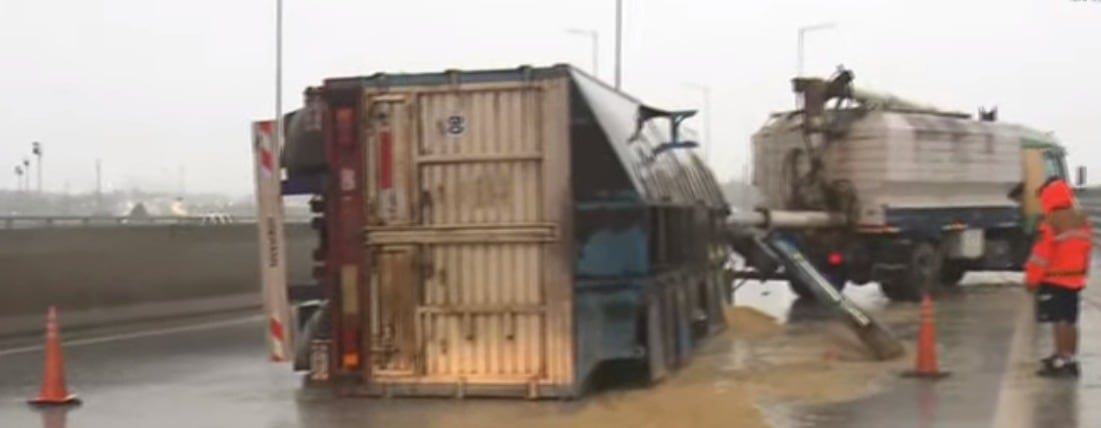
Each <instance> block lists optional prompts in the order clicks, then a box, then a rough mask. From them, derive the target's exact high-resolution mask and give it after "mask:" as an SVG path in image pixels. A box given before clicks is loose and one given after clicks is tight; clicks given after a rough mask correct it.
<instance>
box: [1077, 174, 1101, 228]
mask: <svg viewBox="0 0 1101 428" xmlns="http://www.w3.org/2000/svg"><path fill="white" fill-rule="evenodd" d="M1074 193H1075V194H1076V195H1077V196H1078V205H1080V206H1081V207H1082V209H1083V210H1085V211H1086V214H1087V215H1089V217H1090V223H1092V224H1093V240H1094V241H1098V242H1101V186H1094V187H1086V188H1081V189H1077V190H1075V192H1074Z"/></svg>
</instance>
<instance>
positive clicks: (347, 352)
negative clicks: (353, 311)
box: [342, 319, 359, 369]
mask: <svg viewBox="0 0 1101 428" xmlns="http://www.w3.org/2000/svg"><path fill="white" fill-rule="evenodd" d="M345 322H347V319H346V320H345ZM342 339H343V342H344V343H343V345H344V358H343V363H344V368H349V369H350V368H355V367H356V366H358V365H359V358H358V357H359V347H358V346H356V330H355V329H354V328H351V326H349V325H345V326H344V334H343V335H342Z"/></svg>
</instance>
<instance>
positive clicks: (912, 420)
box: [0, 285, 1101, 428]
mask: <svg viewBox="0 0 1101 428" xmlns="http://www.w3.org/2000/svg"><path fill="white" fill-rule="evenodd" d="M1099 288H1101V287H1098V286H1094V287H1092V288H1091V291H1092V293H1091V295H1096V296H1097V297H1096V298H1094V301H1096V302H1101V289H1099ZM846 294H848V295H850V296H852V297H853V298H854V299H856V300H857V301H858V302H860V303H861V304H863V305H864V306H866V307H871V308H873V310H882V309H883V308H884V307H885V306H887V304H886V301H885V300H884V299H883V298H882V297H881V295H880V294H879V293H878V291H877V290H875V289H874V287H857V288H852V289H851V290H848V291H847V292H846ZM1020 297H1021V291H1020V290H1015V289H1009V288H1006V287H989V286H985V287H965V288H964V289H963V290H962V291H961V292H959V293H954V294H952V295H948V296H945V297H942V298H941V299H940V300H939V301H938V305H937V322H938V324H937V328H938V333H939V336H938V338H939V341H940V358H941V366H942V368H944V369H945V370H949V371H951V372H952V375H951V376H950V377H948V378H946V379H944V380H941V381H939V382H935V383H933V382H925V381H919V380H912V379H901V378H893V377H892V379H891V380H889V381H888V383H887V385H886V386H887V388H886V389H885V390H884V391H883V392H881V393H878V394H876V395H872V396H870V397H866V398H863V399H858V400H856V401H854V402H849V403H843V404H833V405H828V406H811V407H805V408H801V409H798V411H790V412H784V413H783V414H781V415H779V416H775V415H773V418H772V419H771V421H772V423H773V424H774V425H775V426H781V427H824V428H830V427H886V426H889V427H892V428H905V427H988V426H993V425H992V421H993V420H994V419H995V418H996V417H998V415H999V414H1002V416H1003V417H1006V418H1008V419H1005V420H1009V421H1011V422H1012V423H1013V425H1012V426H1021V427H1096V426H1101V409H1097V410H1095V409H1093V408H1092V407H1091V406H1087V405H1084V404H1081V403H1086V402H1089V401H1096V399H1098V398H1101V395H1099V392H1098V391H1101V376H1098V375H1097V373H1099V372H1094V371H1092V370H1091V368H1092V367H1093V366H1101V364H1095V365H1091V361H1101V343H1093V341H1091V337H1101V336H1098V333H1101V331H1099V330H1101V326H1099V325H1098V323H1101V305H1092V304H1089V303H1084V304H1083V308H1082V309H1083V324H1084V327H1083V332H1082V337H1083V344H1082V346H1083V352H1082V359H1083V364H1084V367H1083V370H1084V371H1085V373H1084V376H1083V378H1082V379H1081V381H1080V382H1078V383H1077V384H1076V383H1073V382H1058V381H1046V380H1038V379H1035V378H1033V377H1032V376H1031V375H1030V372H1031V370H1032V369H1033V367H1032V365H1033V364H1034V363H1033V359H1034V358H1035V357H1036V356H1038V355H1040V354H1042V353H1043V351H1046V350H1047V349H1048V348H1047V342H1046V339H1047V337H1046V332H1044V331H1037V332H1036V333H1037V334H1036V337H1037V338H1038V339H1034V338H1033V335H1032V333H1031V332H1029V333H1028V334H1022V333H1020V330H1021V328H1020V326H1021V325H1022V323H1021V322H1020V319H1021V318H1020V316H1019V315H1020V314H1021V313H1022V312H1021V311H1022V310H1024V309H1023V308H1024V305H1022V300H1021V298H1020ZM737 299H738V304H752V305H753V306H754V307H758V308H760V309H761V310H763V311H765V312H769V313H772V314H774V315H777V316H780V317H785V318H792V319H791V320H790V322H791V324H792V325H793V326H796V327H797V326H799V325H803V324H806V325H814V323H817V322H824V321H823V320H825V319H826V315H825V314H824V313H822V312H821V311H820V310H816V309H815V308H814V307H813V306H812V305H806V304H804V303H803V302H800V304H794V305H793V302H794V301H795V299H794V298H793V297H792V296H791V295H790V294H789V293H787V292H786V291H785V289H784V288H782V287H775V286H773V287H769V286H761V285H750V286H747V287H746V288H744V289H742V290H740V291H739V293H738V296H737ZM890 306H895V305H890ZM808 308H809V309H808ZM887 323H888V324H889V325H891V326H892V327H894V328H895V329H896V333H897V334H899V335H900V336H901V337H903V338H905V339H907V340H908V341H909V340H912V338H913V337H914V335H915V334H916V326H915V325H914V324H913V322H912V320H911V319H898V320H887ZM1026 324H1027V323H1026ZM156 327H157V328H158V329H161V330H164V329H166V328H167V329H169V331H168V332H167V333H166V334H159V335H142V336H138V337H126V335H127V334H128V333H127V332H121V333H120V332H105V333H102V334H100V335H93V336H95V337H102V335H107V336H108V337H107V338H106V339H103V340H90V341H88V340H85V341H80V340H79V339H78V340H77V341H76V342H71V343H69V344H67V345H66V347H65V352H66V360H67V363H68V364H67V368H68V379H69V383H70V385H71V386H72V387H73V389H74V390H75V391H76V392H77V393H79V394H80V395H81V397H82V398H84V399H85V400H86V403H85V404H84V405H83V406H82V407H79V408H76V409H75V410H72V411H70V412H69V413H68V414H61V413H47V414H42V413H38V412H34V411H31V410H29V409H28V408H27V406H26V405H25V404H24V400H25V399H27V398H28V397H30V396H31V395H33V394H34V393H36V392H37V388H38V381H39V376H40V370H41V351H40V350H37V349H32V348H23V349H21V348H19V346H21V345H23V344H19V343H15V344H8V345H4V344H0V427H4V428H6V427H20V428H22V427H49V428H100V427H119V428H127V427H143V428H144V427H151V426H156V427H165V428H176V427H180V428H183V427H188V428H191V427H211V428H214V427H226V426H233V427H270V428H282V427H287V428H291V427H294V428H346V427H347V428H350V427H367V426H370V427H389V426H425V427H430V426H442V425H448V426H469V427H494V426H523V425H524V423H523V421H525V420H534V419H532V418H538V419H542V420H557V419H561V420H563V421H565V420H569V419H570V416H571V415H572V414H574V413H576V412H579V411H581V409H583V408H584V407H585V406H591V405H592V404H591V401H589V402H586V401H585V400H583V401H582V402H572V403H530V402H516V401H505V402H501V401H491V402H457V401H432V402H430V403H428V402H424V401H419V400H398V401H389V402H386V401H373V400H361V399H352V400H339V401H334V400H331V399H329V398H327V397H323V396H314V395H311V394H310V393H303V392H301V391H300V390H299V388H298V377H297V376H295V375H294V374H292V373H290V371H289V368H288V367H287V366H285V365H272V364H269V363H267V362H266V361H265V354H264V351H263V349H264V348H263V335H262V329H261V325H260V322H259V320H258V319H256V318H245V319H242V318H225V319H218V320H205V321H204V324H201V325H198V326H194V325H193V326H192V327H184V328H179V329H177V327H179V326H176V325H164V326H156ZM172 329H176V330H172ZM1015 333H1018V334H1015ZM1022 338H1023V339H1022ZM1015 339H1016V342H1014V340H1015ZM1014 343H1017V345H1016V348H1017V349H1016V350H1014V349H1012V348H1014V345H1013V344H1014ZM1022 349H1023V351H1022ZM1032 350H1035V352H1034V354H1035V355H1033V353H1030V351H1032ZM1022 352H1024V353H1027V354H1028V355H1024V356H1022V355H1020V354H1022ZM1006 391H1010V393H1007V392H1006ZM1089 397H1093V399H1092V400H1090V399H1089ZM1076 403H1077V404H1076ZM426 409H430V410H429V411H426ZM1007 409H1010V410H1007ZM1007 414H1008V415H1009V416H1005V415H1007ZM444 422H447V423H446V424H444ZM732 423H733V421H732ZM731 426H737V425H736V423H733V424H732V425H731ZM1003 426H1010V425H1008V423H1005V422H1003Z"/></svg>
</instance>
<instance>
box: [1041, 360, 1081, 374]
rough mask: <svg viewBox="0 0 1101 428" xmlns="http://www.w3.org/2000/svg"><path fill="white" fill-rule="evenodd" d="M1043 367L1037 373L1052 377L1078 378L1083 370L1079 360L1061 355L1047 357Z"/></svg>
mask: <svg viewBox="0 0 1101 428" xmlns="http://www.w3.org/2000/svg"><path fill="white" fill-rule="evenodd" d="M1042 361H1043V368H1041V369H1040V370H1037V371H1036V375H1038V376H1042V377H1051V378H1066V377H1073V378H1077V377H1078V376H1079V375H1080V374H1081V372H1080V370H1079V368H1078V362H1077V361H1067V360H1065V359H1063V358H1060V357H1054V358H1051V357H1049V358H1045V359H1043V360H1042Z"/></svg>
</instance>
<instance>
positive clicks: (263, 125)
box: [259, 121, 275, 136]
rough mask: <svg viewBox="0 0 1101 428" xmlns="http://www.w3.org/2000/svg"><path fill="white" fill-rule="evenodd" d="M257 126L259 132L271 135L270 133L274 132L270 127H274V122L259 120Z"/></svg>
mask: <svg viewBox="0 0 1101 428" xmlns="http://www.w3.org/2000/svg"><path fill="white" fill-rule="evenodd" d="M259 127H260V133H261V134H265V135H267V136H271V134H273V133H274V131H273V130H272V129H273V128H274V127H275V122H267V121H265V122H260V123H259Z"/></svg>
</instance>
